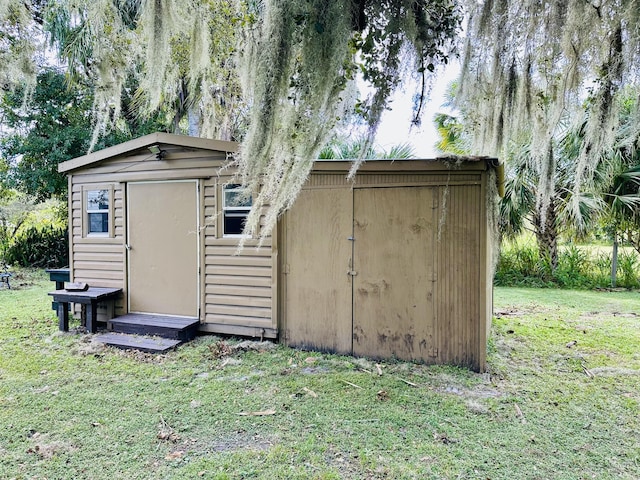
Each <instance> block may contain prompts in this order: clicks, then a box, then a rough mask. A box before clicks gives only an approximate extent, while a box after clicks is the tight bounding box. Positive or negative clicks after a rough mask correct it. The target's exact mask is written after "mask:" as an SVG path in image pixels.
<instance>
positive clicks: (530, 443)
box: [0, 274, 640, 480]
mask: <svg viewBox="0 0 640 480" xmlns="http://www.w3.org/2000/svg"><path fill="white" fill-rule="evenodd" d="M14 284H15V285H16V287H17V288H16V290H11V291H9V290H5V289H0V426H1V428H0V478H3V479H4V478H17V479H31V478H38V479H40V478H48V479H67V478H74V479H110V480H111V479H190V478H193V479H199V478H208V479H227V478H228V479H245V478H273V479H280V478H301V479H302V478H305V479H306V478H311V479H341V478H348V479H362V478H392V479H401V478H421V479H423V478H427V479H431V478H433V479H458V478H461V479H486V478H491V479H493V480H495V479H549V478H553V479H581V478H598V479H609V478H610V479H637V478H638V477H639V476H640V434H639V433H638V432H640V420H639V412H640V407H639V403H640V388H639V386H640V349H639V348H638V346H639V345H640V333H639V332H640V329H639V328H638V326H639V324H640V321H639V318H638V317H637V316H636V315H635V313H636V312H637V311H638V305H640V301H639V299H638V294H637V293H630V292H610V293H599V292H585V291H582V292H574V291H567V290H563V291H558V290H551V289H510V288H509V289H508V288H499V289H497V290H496V296H495V308H496V313H497V317H496V319H495V321H494V332H493V334H492V336H491V340H490V345H489V370H488V372H487V373H485V374H475V373H472V372H469V371H466V370H463V369H458V368H454V367H427V366H422V365H415V364H410V363H402V362H384V363H381V364H380V369H381V372H382V375H378V369H377V367H376V364H375V363H374V362H371V361H367V360H363V359H354V358H350V357H342V356H335V355H327V354H319V353H312V352H302V351H296V350H292V349H289V348H285V347H282V346H275V347H273V348H267V347H265V346H264V345H262V344H250V345H249V347H250V348H249V350H247V351H235V352H234V351H233V349H234V348H237V347H238V345H239V340H231V339H225V340H222V339H220V338H219V337H216V336H203V337H199V338H198V339H197V340H196V341H194V342H191V343H189V344H187V345H185V346H182V347H180V348H179V349H178V350H177V351H175V352H172V353H169V354H167V355H163V356H151V355H146V354H133V353H125V352H122V351H119V350H113V349H107V348H101V347H99V346H96V345H95V344H93V343H92V342H91V337H90V336H87V335H83V334H78V333H69V334H62V333H59V332H58V331H57V322H56V320H55V317H54V314H53V311H51V310H50V301H49V298H48V297H47V295H46V292H47V291H49V290H51V289H52V288H51V286H52V284H50V282H48V281H45V280H44V277H42V276H41V275H37V274H30V275H23V276H22V277H21V278H16V279H15V280H14ZM21 284H22V285H21ZM573 342H577V343H575V344H574V343H573ZM567 345H570V347H568V346H567ZM255 412H263V413H267V414H266V415H262V416H256V415H240V414H242V413H255Z"/></svg>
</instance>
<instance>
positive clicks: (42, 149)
mask: <svg viewBox="0 0 640 480" xmlns="http://www.w3.org/2000/svg"><path fill="white" fill-rule="evenodd" d="M29 97H30V99H29V102H28V103H27V104H25V103H24V90H23V89H17V90H14V91H9V92H6V93H5V94H4V95H3V96H2V97H1V98H0V115H1V118H2V123H3V125H4V126H5V127H6V128H7V133H5V134H4V135H2V136H1V138H0V152H1V153H2V155H3V156H4V158H5V161H6V167H5V171H4V172H0V183H3V184H5V185H6V186H8V187H12V188H16V189H18V190H20V191H21V192H24V193H26V194H28V195H30V196H33V197H35V199H36V200H37V201H43V200H45V199H47V198H49V197H51V196H63V195H65V194H66V191H67V180H66V177H65V176H64V175H62V174H60V173H58V164H59V163H60V162H63V161H66V160H69V159H71V158H74V157H77V156H80V155H84V154H85V153H86V152H87V150H88V148H89V144H90V142H91V137H92V127H91V116H92V104H93V95H92V91H91V88H90V87H89V86H88V85H86V84H85V83H80V82H76V83H75V85H74V86H73V88H70V86H69V84H68V81H67V79H66V78H65V75H64V74H63V73H61V72H59V71H58V70H57V69H54V68H47V69H44V70H42V71H41V72H40V73H39V74H38V76H37V79H36V84H35V86H34V87H33V88H32V91H31V92H30V94H29ZM130 103H131V102H130V100H129V101H128V99H127V98H124V99H123V105H124V110H123V115H122V118H121V122H120V124H119V125H118V127H117V128H114V129H113V130H112V131H111V132H110V133H109V134H108V135H106V136H104V137H102V138H101V139H100V143H99V146H100V147H101V148H102V147H107V146H110V145H113V144H116V143H120V142H122V141H124V140H128V139H130V138H131V137H132V136H137V135H141V134H144V133H148V132H151V131H157V130H158V129H164V128H166V127H165V125H164V124H163V123H162V119H161V116H156V117H154V118H153V119H150V120H149V121H141V120H140V119H139V118H137V116H136V115H134V114H133V113H132V112H131V111H130V109H129V108H128V105H129V104H130Z"/></svg>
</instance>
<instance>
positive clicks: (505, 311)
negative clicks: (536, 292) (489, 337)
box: [493, 305, 548, 318]
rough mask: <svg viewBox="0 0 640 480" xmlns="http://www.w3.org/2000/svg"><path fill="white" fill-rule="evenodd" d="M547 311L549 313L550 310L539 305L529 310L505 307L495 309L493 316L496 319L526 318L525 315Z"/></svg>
mask: <svg viewBox="0 0 640 480" xmlns="http://www.w3.org/2000/svg"><path fill="white" fill-rule="evenodd" d="M545 311H548V309H547V308H543V307H541V306H538V305H532V306H530V307H528V308H515V307H505V308H500V309H495V310H494V312H493V315H494V316H495V317H496V318H502V317H524V316H525V315H531V314H533V313H540V312H545Z"/></svg>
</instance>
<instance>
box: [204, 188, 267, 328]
mask: <svg viewBox="0 0 640 480" xmlns="http://www.w3.org/2000/svg"><path fill="white" fill-rule="evenodd" d="M229 181H230V177H220V178H218V177H216V178H212V179H208V180H206V181H205V188H204V209H205V225H206V227H205V229H204V232H205V239H204V265H205V291H204V317H203V325H202V328H203V329H204V330H207V331H212V332H219V333H237V334H242V333H245V334H250V335H258V336H265V337H271V338H275V337H276V336H277V324H276V318H277V316H276V315H275V314H274V312H275V311H276V310H275V305H274V303H275V294H274V291H275V285H274V279H275V278H276V276H275V274H274V268H275V266H274V260H273V255H274V252H273V249H272V239H271V238H267V239H266V240H265V241H264V242H263V244H262V246H261V247H260V248H256V247H257V243H256V241H255V240H248V241H247V242H246V245H245V247H244V249H243V250H242V251H240V252H238V251H237V250H238V247H237V245H238V239H237V238H224V237H223V235H222V222H220V221H219V219H220V215H221V210H222V209H221V205H220V203H219V201H218V199H221V198H222V188H223V185H224V184H225V183H227V182H229Z"/></svg>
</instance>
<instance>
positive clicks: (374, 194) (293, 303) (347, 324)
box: [283, 186, 438, 362]
mask: <svg viewBox="0 0 640 480" xmlns="http://www.w3.org/2000/svg"><path fill="white" fill-rule="evenodd" d="M437 195H438V189H437V187H425V186H417V187H387V188H360V189H350V188H319V189H309V190H304V191H303V192H302V193H301V195H300V197H299V198H298V200H297V201H296V204H295V206H294V207H293V209H292V210H291V211H290V212H289V213H288V214H287V217H286V222H285V232H284V234H285V240H284V241H285V256H286V257H285V264H284V265H283V268H284V286H285V291H284V297H283V298H284V316H285V318H284V324H285V325H284V327H285V331H284V335H285V340H286V342H287V343H288V344H290V345H295V346H299V347H303V348H304V347H308V348H314V349H319V350H326V351H332V352H338V353H345V354H354V355H358V356H370V357H378V358H390V357H396V358H400V359H404V360H418V361H427V362H428V361H429V359H433V357H435V356H436V355H437V349H436V346H435V345H436V343H435V335H436V325H435V318H436V315H435V308H434V288H435V272H436V265H435V257H436V255H435V252H436V245H435V242H436V240H437V229H438V228H437V227H438V213H437V212H438V205H437V200H438V197H437ZM431 361H432V360H431Z"/></svg>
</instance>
